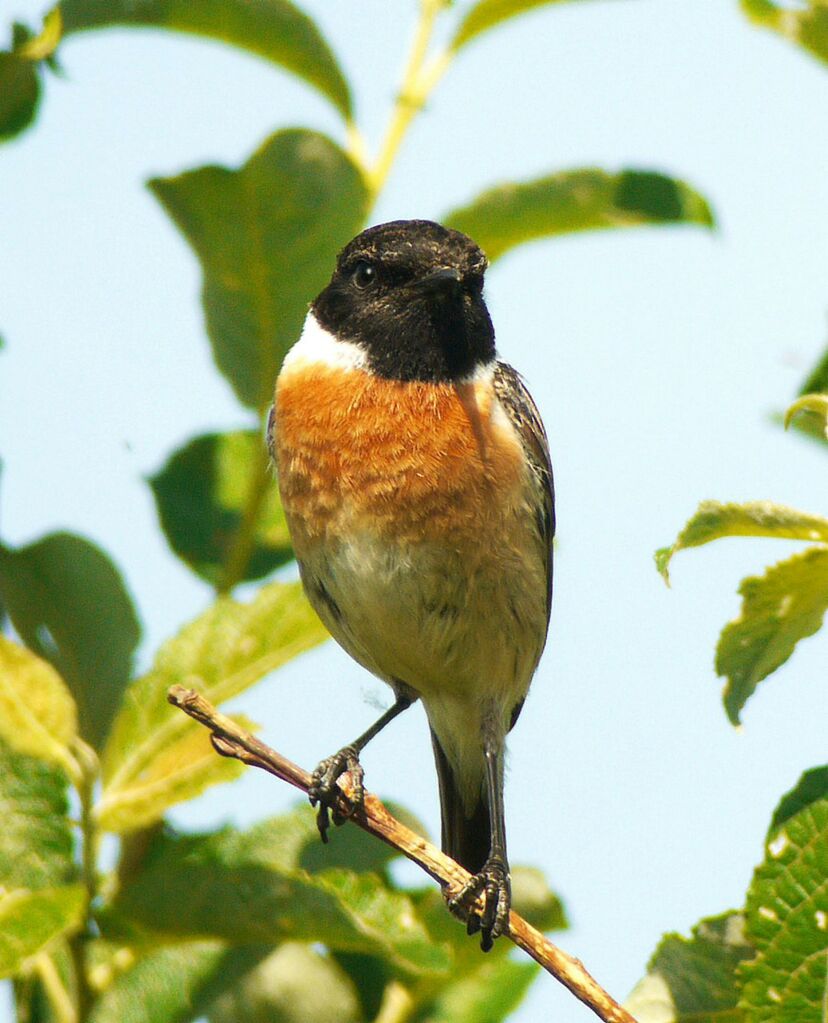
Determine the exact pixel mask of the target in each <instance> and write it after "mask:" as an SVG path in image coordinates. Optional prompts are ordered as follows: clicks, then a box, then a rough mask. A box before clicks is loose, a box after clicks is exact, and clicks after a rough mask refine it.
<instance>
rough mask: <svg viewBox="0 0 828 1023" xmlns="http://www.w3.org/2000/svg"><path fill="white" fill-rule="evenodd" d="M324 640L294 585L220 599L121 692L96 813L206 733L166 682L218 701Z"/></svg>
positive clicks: (272, 586)
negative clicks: (175, 703) (172, 698)
mask: <svg viewBox="0 0 828 1023" xmlns="http://www.w3.org/2000/svg"><path fill="white" fill-rule="evenodd" d="M327 637H328V634H327V632H326V631H325V629H324V627H323V625H322V623H321V622H320V621H319V619H318V618H317V617H316V615H315V613H314V612H313V610H312V609H311V607H310V605H309V604H308V602H307V600H306V599H305V597H304V594H303V593H302V586H301V584H300V583H298V582H297V583H270V584H269V585H267V586H263V587H261V589H260V590H259V591H258V593H257V594H256V596H255V597H254V599H253V600H252V601H251V602H250V603H248V604H243V603H240V602H238V601H235V600H233V599H231V598H230V597H221V598H219V599H218V600H217V601H216V602H215V603H214V604H213V605H212V607H210V608H208V610H207V611H205V612H204V614H202V615H200V616H199V617H198V618H196V619H195V621H193V622H190V624H189V625H186V626H185V627H184V628H183V629H182V630H181V631H180V632H179V633H178V635H177V636H175V637H174V638H173V639H170V640H168V641H167V642H166V643H165V644H164V645H163V646H162V647H161V649H160V650H159V651H158V655H157V656H156V659H155V663H154V665H153V667H152V669H151V670H150V671H149V672H148V673H147V674H146V675H144V676H143V677H142V678H140V679H138V680H137V681H136V682H133V683H132V685H131V686H130V687H129V688H128V689H127V692H126V696H125V698H124V703H123V707H122V709H121V712H120V714H119V715H118V718H117V720H116V722H115V726H114V728H113V730H112V734H111V735H110V738H109V742H108V743H107V746H106V749H105V751H104V754H103V759H102V769H103V778H104V793H103V800H102V801H101V803H100V804H99V806H98V812H99V813H102V814H104V813H109V812H112V807H113V804H115V803H116V802H117V800H118V799H119V798H121V797H122V796H123V795H124V793H129V791H130V790H131V789H133V788H134V787H135V786H136V785H137V786H140V785H141V784H142V781H143V779H146V778H148V777H152V776H154V774H155V772H156V770H157V768H156V767H155V766H154V761H156V760H157V759H158V758H167V757H168V756H172V757H173V758H175V753H174V752H173V753H169V751H170V750H171V748H172V747H174V746H177V745H178V744H179V743H188V742H190V741H191V740H190V737H191V736H192V735H193V734H194V733H195V732H203V731H204V729H203V728H202V727H201V726H200V725H198V724H196V723H195V722H194V721H192V720H191V719H190V718H188V717H187V716H186V715H185V714H182V712H181V711H180V710H177V709H176V708H174V707H171V706H170V704H169V703H168V702H167V690H168V689H169V687H170V686H171V685H173V684H175V683H180V684H182V685H186V686H190V687H192V688H193V689H197V690H198V691H199V692H200V693H201V694H202V695H203V696H205V697H207V699H208V700H210V701H211V702H212V703H214V704H220V703H223V702H224V701H225V700H229V699H231V697H233V696H237V695H238V694H239V693H241V692H244V690H245V689H248V688H249V687H250V686H252V685H253V684H254V683H256V682H258V681H259V680H260V679H261V678H263V677H264V676H265V675H267V674H269V673H270V672H271V671H274V670H275V669H276V668H278V667H280V666H281V665H282V664H285V663H286V662H287V661H289V660H291V659H292V658H294V657H298V656H299V654H301V653H304V652H305V651H306V650H309V649H311V647H314V646H316V645H317V644H318V643H321V642H322V641H323V640H324V639H327ZM188 748H190V747H188ZM217 759H218V758H217ZM209 770H210V771H212V770H213V768H212V767H211V768H209Z"/></svg>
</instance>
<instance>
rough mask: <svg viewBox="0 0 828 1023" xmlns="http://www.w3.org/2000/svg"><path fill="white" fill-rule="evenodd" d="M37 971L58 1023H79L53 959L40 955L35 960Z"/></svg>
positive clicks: (44, 954)
mask: <svg viewBox="0 0 828 1023" xmlns="http://www.w3.org/2000/svg"><path fill="white" fill-rule="evenodd" d="M35 969H36V970H37V974H38V976H39V977H40V981H41V983H42V984H43V988H44V990H45V992H46V997H47V998H48V999H49V1004H50V1005H51V1007H52V1010H53V1011H54V1014H55V1019H56V1021H57V1023H78V1014H77V1011H76V1009H75V1006H74V1005H73V1004H72V999H71V998H70V997H69V992H68V991H67V990H66V988H65V986H64V984H63V980H62V979H61V976H60V974H59V973H58V971H57V968H56V967H55V963H54V960H53V959H52V957H51V956H50V955H47V954H46V953H43V954H42V955H39V956H38V957H37V959H36V960H35Z"/></svg>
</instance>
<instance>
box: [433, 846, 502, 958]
mask: <svg viewBox="0 0 828 1023" xmlns="http://www.w3.org/2000/svg"><path fill="white" fill-rule="evenodd" d="M511 901H512V888H511V883H510V881H509V867H508V865H507V863H506V861H505V860H504V859H503V858H502V857H501V856H490V857H489V859H488V860H486V862H485V863H484V864H483V869H482V870H481V871H480V872H479V873H477V874H475V875H474V877H472V878H471V880H470V881H468V882H467V883H466V884H465V885H464V886H463V888H461V889H460V891H459V892H457V894H455V895H451V896H449V898H448V905H449V909H450V910H451V912H452V913H455V914H456V915H458V916H465V918H466V932H467V933H468V934H477V932H478V931H479V932H480V947H481V948H482V949H483V951H484V952H488V951H489V950H490V949H491V948H492V946H493V944H494V940H495V938H498V937H500V935H501V934H505V933H506V931H507V930H508V929H509V909H510V907H511ZM481 903H482V905H481Z"/></svg>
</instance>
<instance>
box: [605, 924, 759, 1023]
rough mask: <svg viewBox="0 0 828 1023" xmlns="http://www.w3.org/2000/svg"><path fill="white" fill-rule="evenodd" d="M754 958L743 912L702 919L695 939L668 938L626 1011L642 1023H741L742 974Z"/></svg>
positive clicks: (628, 1000) (628, 1002) (696, 928)
mask: <svg viewBox="0 0 828 1023" xmlns="http://www.w3.org/2000/svg"><path fill="white" fill-rule="evenodd" d="M754 954H755V949H754V948H753V946H752V945H751V944H750V942H749V941H748V940H747V939H746V937H745V920H744V917H743V916H742V914H741V913H735V912H729V913H723V914H722V915H721V916H717V917H711V918H709V919H707V920H702V921H701V922H700V923H698V924H697V925H696V926H695V927H694V928H693V931H692V934H691V936H690V937H689V938H683V937H682V936H681V935H680V934H667V935H665V936H664V938H663V939H662V940H661V943H660V944H659V946H658V948H657V949H656V950H655V953H654V954H653V957H652V959H651V960H650V962H649V964H648V965H647V976H646V977H644V979H643V980H641V981H640V982H639V983H638V984H637V985H636V986H635V988H634V990H633V992H632V994H631V995H630V997H629V998H628V999H627V1001H626V1002H625V1003H624V1007H625V1008H626V1009H627V1010H628V1011H629V1012H630V1013H631V1014H632V1015H633V1016H634V1017H635V1019H637V1020H638V1023H739V1021H741V1020H742V1018H743V1016H742V1012H741V1010H739V1009H738V1008H737V1003H738V1000H739V987H738V984H737V978H736V971H737V968H738V966H739V965H740V963H743V962H745V961H746V960H748V959H750V958H751V957H752V956H753V955H754Z"/></svg>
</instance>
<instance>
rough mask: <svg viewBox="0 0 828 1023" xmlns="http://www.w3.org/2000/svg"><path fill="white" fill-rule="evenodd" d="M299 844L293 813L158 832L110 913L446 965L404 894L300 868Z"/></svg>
mask: <svg viewBox="0 0 828 1023" xmlns="http://www.w3.org/2000/svg"><path fill="white" fill-rule="evenodd" d="M307 813H308V816H312V815H311V812H310V811H308V812H307ZM299 848H301V834H300V831H299V829H297V825H296V820H295V816H294V815H288V817H287V818H286V819H285V820H282V819H280V818H275V819H272V820H269V821H265V822H263V823H262V824H259V825H257V826H256V827H254V828H252V829H251V830H250V831H247V832H239V831H236V830H234V829H232V828H226V829H224V830H222V831H220V832H218V833H215V834H204V835H187V836H184V835H178V834H175V833H167V834H164V835H160V836H159V837H158V838H157V839H156V840H155V842H154V843H153V845H152V847H151V848H150V850H149V851H148V854H147V857H146V860H145V862H144V868H143V870H142V871H141V872H139V873H138V874H136V875H135V876H134V878H133V879H132V880H131V882H130V883H128V884H127V885H126V886H125V887H124V888H123V890H122V891H121V892H120V893H119V896H118V898H117V899H116V902H115V907H114V908H115V912H116V913H118V914H120V915H121V916H124V917H126V918H127V919H128V920H131V921H133V922H134V923H135V924H137V925H138V926H141V927H146V928H149V929H151V930H153V931H156V932H159V933H162V934H165V935H169V936H172V937H176V938H197V937H212V938H220V939H223V940H226V941H230V942H232V943H234V944H259V943H270V944H272V943H275V942H279V941H282V940H285V939H289V940H294V941H309V942H322V943H323V944H325V945H326V946H327V947H328V948H330V949H342V950H345V951H353V952H370V953H373V954H379V955H381V956H382V957H383V958H387V959H389V960H390V961H391V962H392V963H393V964H394V965H395V966H396V967H397V968H399V969H403V970H405V971H407V972H410V973H414V974H433V973H443V972H445V971H446V970H447V969H448V968H449V966H450V962H451V961H450V959H449V957H448V953H447V950H446V949H445V947H443V946H441V945H436V944H435V943H434V942H433V941H432V940H431V938H430V937H429V935H428V933H427V932H426V930H425V928H424V927H423V925H422V923H421V922H420V921H419V920H418V919H417V915H416V912H415V909H414V906H413V905H412V903H411V901H410V899H408V898H407V897H406V896H405V895H403V894H400V893H398V892H394V891H391V890H389V888H388V887H387V886H386V885H385V882H384V881H383V880H382V879H381V878H379V877H378V876H377V875H375V874H355V873H353V872H351V871H347V870H342V869H335V870H327V871H323V872H322V873H319V874H315V875H312V874H308V873H307V872H306V871H305V870H302V869H301V867H298V866H297V863H296V854H297V851H298V849H299Z"/></svg>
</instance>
